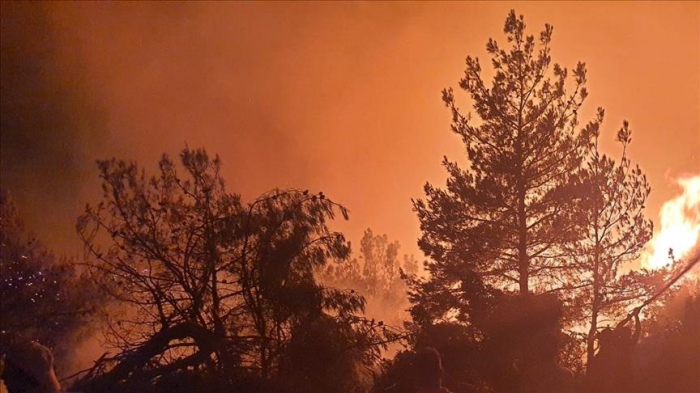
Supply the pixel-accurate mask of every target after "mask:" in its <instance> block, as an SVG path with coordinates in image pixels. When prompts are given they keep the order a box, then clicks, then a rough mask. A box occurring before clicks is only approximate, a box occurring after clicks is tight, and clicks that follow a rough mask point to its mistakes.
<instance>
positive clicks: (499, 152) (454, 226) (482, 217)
mask: <svg viewBox="0 0 700 393" xmlns="http://www.w3.org/2000/svg"><path fill="white" fill-rule="evenodd" d="M552 31H553V28H552V26H550V25H545V29H544V31H542V32H541V34H540V36H539V45H537V44H536V43H535V38H534V36H531V35H530V36H526V35H525V23H524V19H523V17H522V16H520V17H518V16H516V14H515V12H514V11H511V12H510V13H509V15H508V17H507V19H506V23H505V28H504V32H505V34H506V38H507V41H508V43H509V44H510V45H511V46H510V47H509V48H508V49H502V48H501V47H500V46H499V45H498V44H497V43H496V41H495V40H493V39H490V40H489V42H488V44H487V45H486V49H487V51H488V53H489V55H491V64H492V66H493V68H494V71H495V75H494V77H493V80H492V85H491V87H487V86H486V84H485V82H484V78H483V77H482V69H481V64H480V62H479V60H478V59H477V58H472V57H467V69H466V71H465V76H464V78H463V79H462V80H461V81H460V87H461V88H462V89H464V90H465V91H466V92H468V93H469V94H470V96H471V98H472V100H473V102H474V110H475V111H476V114H477V115H478V117H479V119H480V121H479V122H478V123H475V122H473V121H472V120H471V118H470V116H469V115H466V116H465V115H463V114H462V113H461V111H460V110H459V108H458V107H457V103H456V97H455V93H454V92H453V90H452V89H451V88H450V89H446V90H444V91H443V100H444V102H445V104H446V105H447V107H448V108H449V109H450V110H451V112H452V130H453V131H454V132H455V133H457V134H458V135H459V136H460V137H461V139H462V142H463V143H464V145H465V147H466V151H467V157H468V159H469V168H468V169H462V168H461V167H460V166H459V165H458V164H457V163H456V162H452V161H449V160H448V159H447V158H445V159H444V160H443V165H444V166H445V168H446V170H447V172H448V175H449V177H448V180H447V188H446V189H440V188H436V187H434V186H432V185H431V184H429V183H428V184H426V186H425V193H426V196H427V200H416V201H414V209H415V211H416V212H417V214H418V218H419V219H420V223H421V230H422V232H423V234H422V237H421V239H420V242H419V245H420V247H421V249H422V250H423V251H424V252H425V253H426V255H428V256H430V257H431V258H432V259H433V260H434V262H433V263H432V264H431V265H430V266H429V269H430V270H431V274H432V277H434V278H433V279H436V278H437V277H438V276H439V277H440V279H441V280H443V281H444V282H443V285H444V286H448V287H449V286H456V285H458V283H459V282H461V281H462V279H463V277H464V274H463V271H464V270H465V269H466V270H471V271H474V272H476V273H478V274H479V276H481V277H484V278H485V280H486V282H487V283H490V284H493V285H496V286H497V287H499V288H503V289H514V288H517V289H518V290H519V291H520V293H522V294H528V293H530V292H531V286H533V285H535V286H538V287H544V286H547V285H554V284H556V282H552V277H556V276H558V275H560V274H561V267H562V265H563V264H564V260H563V259H562V258H561V250H560V247H559V246H560V245H561V244H562V243H566V242H568V241H570V240H571V236H572V232H573V229H574V228H573V223H572V221H571V220H570V219H569V215H570V213H571V209H570V208H569V207H570V205H571V196H570V194H569V192H568V190H567V188H566V184H567V183H568V180H569V177H570V175H571V173H572V172H573V171H574V170H576V169H577V168H578V167H579V165H580V164H581V162H582V159H583V157H584V156H585V154H586V152H587V150H588V149H589V147H590V144H591V142H590V133H589V132H587V131H588V127H585V128H583V129H582V130H580V131H577V129H578V124H579V123H578V116H577V112H578V110H579V108H580V107H581V105H582V103H583V101H584V99H585V98H586V96H587V94H588V93H587V91H586V88H585V84H586V68H585V66H584V64H583V63H578V65H577V66H576V68H575V69H574V71H573V72H572V74H573V86H572V92H570V93H567V88H566V82H567V79H568V78H567V76H568V74H569V73H568V71H567V70H566V69H565V68H562V67H561V66H559V65H558V64H556V63H554V64H553V63H552V60H551V57H550V47H549V44H550V42H551V38H552ZM550 74H551V75H553V78H550ZM457 266H462V268H457Z"/></svg>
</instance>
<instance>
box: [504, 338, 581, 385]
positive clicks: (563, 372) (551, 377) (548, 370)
mask: <svg viewBox="0 0 700 393" xmlns="http://www.w3.org/2000/svg"><path fill="white" fill-rule="evenodd" d="M557 342H558V340H557V337H556V335H554V334H545V335H543V336H542V337H540V339H539V340H537V345H536V346H535V347H534V348H533V349H532V359H531V361H530V362H531V364H530V365H529V367H527V368H526V369H525V370H524V371H523V373H522V375H521V378H520V384H519V389H518V391H519V392H521V393H548V392H557V393H570V392H573V391H574V385H575V383H574V375H573V373H572V372H571V371H570V370H568V369H566V368H565V367H562V366H561V365H559V363H558V362H557V357H558V356H559V348H558V345H557Z"/></svg>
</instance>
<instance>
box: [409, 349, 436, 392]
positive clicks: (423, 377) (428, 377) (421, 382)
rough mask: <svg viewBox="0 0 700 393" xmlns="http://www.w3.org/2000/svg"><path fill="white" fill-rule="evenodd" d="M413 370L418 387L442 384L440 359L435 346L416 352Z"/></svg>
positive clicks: (423, 387)
mask: <svg viewBox="0 0 700 393" xmlns="http://www.w3.org/2000/svg"><path fill="white" fill-rule="evenodd" d="M413 368H414V370H413V372H414V376H415V378H416V382H417V384H418V386H417V387H418V388H420V389H428V388H439V387H441V385H442V375H443V370H442V360H441V359H440V353H438V351H437V350H436V349H435V348H425V349H422V350H420V351H418V352H416V354H415V357H414V360H413Z"/></svg>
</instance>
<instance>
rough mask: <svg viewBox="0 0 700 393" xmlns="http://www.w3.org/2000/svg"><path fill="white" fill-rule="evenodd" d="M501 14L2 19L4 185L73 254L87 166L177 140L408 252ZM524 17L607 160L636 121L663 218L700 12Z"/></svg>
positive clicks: (144, 159) (171, 146) (252, 191)
mask: <svg viewBox="0 0 700 393" xmlns="http://www.w3.org/2000/svg"><path fill="white" fill-rule="evenodd" d="M509 7H510V6H509V5H508V4H471V3H463V4H462V3H454V4H437V5H430V4H417V3H405V4H394V3H388V4H365V3H342V4H341V3H335V4H334V3H304V4H300V3H288V4H287V3H285V4H280V3H270V4H267V3H262V4H260V3H235V4H223V3H198V2H195V3H167V4H165V3H14V2H13V3H10V2H3V3H2V151H1V153H2V168H1V169H2V173H1V174H2V186H3V187H4V188H8V189H10V191H11V192H12V193H13V195H14V196H15V199H16V200H17V202H18V204H19V206H20V209H21V211H22V213H23V215H24V216H25V218H27V219H28V221H29V224H30V225H29V226H30V227H31V228H32V229H34V230H36V231H37V232H38V234H39V235H40V236H41V237H43V238H45V239H47V240H48V241H49V242H50V243H51V244H52V245H53V246H55V247H56V248H60V249H66V250H69V251H70V252H73V251H75V250H76V249H78V245H77V240H76V239H75V235H74V233H75V232H74V229H73V226H74V223H75V218H76V217H77V215H78V214H80V212H81V210H82V207H83V205H84V203H85V202H88V201H93V202H94V201H95V200H96V199H97V198H98V197H99V192H100V190H99V186H98V183H97V179H96V170H95V165H94V160H95V159H98V158H105V157H111V156H117V157H123V158H127V159H134V160H137V161H139V162H140V163H142V164H144V165H147V166H149V167H151V168H152V167H153V164H154V163H155V161H156V160H157V159H158V157H159V155H160V154H161V153H162V152H169V153H170V154H177V152H178V150H179V149H181V148H182V147H183V146H184V144H185V143H188V144H189V145H190V146H194V147H200V146H204V147H206V148H207V149H208V150H209V151H210V152H215V153H219V154H220V155H221V157H222V159H223V160H224V164H225V170H226V177H227V179H229V188H230V189H231V190H232V191H236V192H242V193H243V194H244V197H246V198H250V197H254V196H255V195H257V194H258V193H260V192H263V191H265V190H267V189H269V188H272V187H277V186H279V187H289V186H294V187H300V188H309V189H312V190H322V191H324V192H325V193H326V195H329V196H330V197H332V198H334V199H335V200H337V201H339V202H341V203H343V204H345V205H346V206H347V207H349V208H350V210H351V221H350V222H349V223H343V224H338V226H339V229H342V230H344V231H346V232H347V233H348V235H349V236H350V238H351V239H353V240H357V239H359V237H360V235H361V233H362V231H363V230H364V229H365V228H366V227H368V226H369V227H372V228H374V229H375V230H376V231H377V232H379V233H387V234H388V235H389V236H390V237H391V238H395V239H398V240H400V242H401V243H402V250H404V251H407V252H413V253H417V249H416V246H415V239H416V238H417V237H418V234H419V231H418V224H417V220H416V219H415V216H414V214H413V213H412V212H411V204H410V198H412V197H413V198H415V197H420V196H421V195H422V185H423V184H424V183H425V181H427V180H429V181H431V182H434V183H436V184H441V183H442V182H443V179H444V171H443V169H442V168H441V167H440V160H441V158H442V156H443V155H447V156H448V157H449V158H451V159H458V160H459V159H462V157H463V149H462V147H461V145H460V143H459V139H458V137H456V136H455V135H452V134H451V133H450V132H449V120H450V118H449V117H450V116H449V113H447V111H446V110H445V109H444V107H443V105H442V103H441V101H440V90H441V89H442V88H444V87H448V86H456V84H457V81H458V79H459V77H460V76H461V74H462V72H463V68H464V57H465V56H466V55H467V54H471V55H478V56H480V57H482V58H483V57H484V56H485V51H484V44H485V42H486V40H487V38H488V37H489V36H492V37H495V38H497V39H498V38H500V37H501V30H502V21H503V18H504V17H505V15H506V13H507V12H508V9H509ZM517 11H518V12H519V13H523V14H525V16H526V20H527V22H528V25H529V26H530V27H531V30H532V32H533V33H536V32H537V31H538V30H539V29H540V28H541V27H542V26H543V25H544V23H545V22H550V23H552V24H553V25H555V36H554V51H553V56H554V57H555V60H557V61H559V62H561V63H562V64H563V65H565V66H572V65H574V64H575V62H576V61H577V60H584V61H586V62H587V64H588V67H589V79H590V90H591V96H590V98H589V103H588V105H587V106H586V110H587V111H589V114H590V113H593V111H594V110H595V107H596V106H598V105H601V106H604V107H605V108H606V110H607V112H606V113H607V114H608V119H607V122H606V127H607V128H606V130H605V131H606V132H607V133H608V134H607V135H608V140H607V141H606V142H605V143H606V144H607V145H606V146H613V144H612V139H613V134H614V131H615V130H616V129H617V127H619V124H620V123H621V120H622V118H628V119H629V120H630V121H631V124H632V127H633V128H634V131H635V142H634V144H633V146H632V158H633V159H634V160H636V161H637V162H639V163H640V164H641V166H642V168H643V169H644V170H645V171H646V172H647V173H648V174H649V177H650V180H651V183H652V186H654V188H655V189H654V192H653V193H652V200H651V201H650V204H649V208H650V211H649V215H650V216H651V217H655V216H656V214H655V213H656V209H657V208H658V207H659V206H660V205H661V203H662V202H663V201H664V200H666V199H668V198H669V197H671V196H672V192H673V191H672V189H669V190H668V191H666V190H665V188H666V185H667V184H669V183H668V182H667V180H666V176H667V173H669V171H670V174H671V176H674V175H677V174H680V173H684V172H697V171H698V170H700V168H698V162H699V161H698V155H697V151H700V140H699V138H698V130H699V129H700V111H698V108H699V107H700V94H698V90H697V86H698V85H700V71H698V70H700V41H699V40H700V38H698V37H700V34H698V31H699V30H700V20H698V17H697V15H698V14H699V13H700V12H699V11H700V6H699V5H698V4H692V3H691V4H685V5H682V4H674V5H663V6H662V5H660V4H658V5H654V4H627V5H600V7H599V8H597V9H595V10H592V9H590V7H589V6H588V5H585V4H581V5H578V4H567V5H553V4H534V5H531V4H522V5H520V6H519V7H518V10H517ZM623 20H624V21H625V28H624V29H621V27H620V26H621V24H620V23H621V22H620V21H623ZM650 20H653V23H652V24H653V26H650V24H649V23H650V22H649V21H650ZM591 26H595V29H591ZM583 31H585V32H586V34H582V32H583ZM669 65H673V69H670V68H669ZM653 75H656V76H659V75H663V77H651V76H653ZM460 100H461V106H462V107H463V108H465V109H466V108H467V107H468V106H469V102H468V100H467V98H466V97H461V98H460ZM586 116H587V114H584V119H585V118H586ZM669 135H671V137H669ZM660 140H663V146H661V143H660Z"/></svg>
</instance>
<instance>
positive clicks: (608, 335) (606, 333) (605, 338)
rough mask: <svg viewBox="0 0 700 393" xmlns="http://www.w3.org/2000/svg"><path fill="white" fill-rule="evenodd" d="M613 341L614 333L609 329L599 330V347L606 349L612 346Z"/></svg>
mask: <svg viewBox="0 0 700 393" xmlns="http://www.w3.org/2000/svg"><path fill="white" fill-rule="evenodd" d="M614 341H615V333H614V332H613V330H612V329H610V328H609V327H606V328H605V329H603V330H601V331H600V333H598V342H599V343H600V346H601V347H608V346H610V345H611V344H613V342H614Z"/></svg>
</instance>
